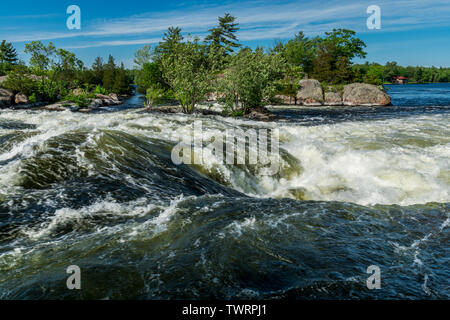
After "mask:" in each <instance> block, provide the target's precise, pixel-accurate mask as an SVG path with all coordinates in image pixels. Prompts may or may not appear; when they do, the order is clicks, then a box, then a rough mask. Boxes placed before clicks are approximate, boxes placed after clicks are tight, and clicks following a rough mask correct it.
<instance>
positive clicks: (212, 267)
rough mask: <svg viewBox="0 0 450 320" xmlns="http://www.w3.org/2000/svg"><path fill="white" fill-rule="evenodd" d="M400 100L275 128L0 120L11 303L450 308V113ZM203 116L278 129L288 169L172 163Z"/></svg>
mask: <svg viewBox="0 0 450 320" xmlns="http://www.w3.org/2000/svg"><path fill="white" fill-rule="evenodd" d="M408 87H409V86H408ZM444 88H445V86H444ZM440 89H441V88H440ZM392 90H393V93H392V95H393V97H394V101H399V102H397V103H398V104H399V105H400V106H394V107H389V108H383V109H371V108H365V109H358V108H348V109H346V108H342V109H341V110H338V111H337V110H336V109H330V108H313V109H302V110H285V109H276V110H275V111H274V112H276V113H278V114H279V115H280V116H283V117H284V119H283V120H281V121H278V122H271V123H263V122H254V121H247V120H240V119H231V118H222V117H218V116H208V117H205V116H197V117H194V116H184V115H173V114H172V115H169V114H156V113H154V114H151V113H141V112H139V110H136V108H133V107H132V106H130V105H128V106H125V107H123V108H121V109H120V110H116V111H114V112H112V110H105V112H101V113H96V114H89V115H86V114H79V113H71V112H70V111H66V112H60V113H51V112H42V111H24V110H19V111H17V110H16V111H11V110H0V299H29V298H34V299H45V298H49V299H59V298H77V299H78V298H79V299H87V298H94V299H117V298H120V299H130V298H138V299H168V298H175V299H199V298H222V299H254V298H258V299H260V298H305V299H315V298H333V299H335V298H338V299H358V298H366V299H371V298H376V299H386V298H394V299H395V298H415V299H424V298H425V299H426V298H432V299H448V298H450V289H449V286H448V279H449V277H450V268H449V263H448V259H449V251H450V250H449V234H450V233H449V228H448V226H449V220H450V213H449V212H450V210H449V209H450V122H449V119H450V107H448V105H446V103H444V104H443V105H434V106H427V104H426V103H419V105H414V104H413V103H412V102H411V101H413V100H412V98H410V95H411V94H410V93H408V92H406V93H405V92H402V90H413V89H411V88H406V87H405V88H398V87H393V88H392ZM396 90H399V91H401V92H400V93H397V96H396ZM415 90H418V89H415ZM419 91H420V90H419ZM408 94H409V95H408ZM405 95H406V96H407V97H408V99H409V100H408V99H407V98H405ZM429 95H430V94H428V95H425V96H426V97H429ZM134 99H135V100H136V98H134ZM395 99H398V100H395ZM402 99H403V100H402ZM133 101H134V100H133ZM402 101H404V102H405V103H404V104H403V105H401V102H402ZM194 121H202V125H203V129H204V133H205V135H208V134H210V133H212V132H215V131H221V132H223V131H225V130H227V129H234V128H243V129H244V130H245V129H249V128H254V129H261V128H266V129H274V128H278V129H279V132H280V155H279V157H280V158H279V161H280V164H281V169H280V171H279V173H278V174H276V175H274V176H263V175H260V174H259V171H258V170H257V168H255V167H254V166H251V165H225V164H222V163H220V162H218V161H216V160H215V159H214V157H211V158H208V159H209V160H208V161H207V162H206V163H204V164H203V165H192V166H191V165H180V166H176V165H174V164H173V163H172V161H171V150H172V148H173V146H174V145H175V144H177V143H178V142H179V141H180V140H181V139H182V138H183V137H184V136H186V135H190V132H191V128H192V124H193V122H194ZM69 265H78V266H80V268H81V269H82V283H83V290H81V291H76V292H75V291H70V290H68V289H67V288H66V286H65V283H66V279H67V276H68V275H67V274H66V273H65V270H66V268H67V267H68V266H69ZM370 265H378V266H380V268H381V270H382V289H381V290H375V291H371V290H368V289H367V287H366V284H365V283H366V279H367V277H368V276H369V275H368V274H367V273H366V269H367V267H368V266H370Z"/></svg>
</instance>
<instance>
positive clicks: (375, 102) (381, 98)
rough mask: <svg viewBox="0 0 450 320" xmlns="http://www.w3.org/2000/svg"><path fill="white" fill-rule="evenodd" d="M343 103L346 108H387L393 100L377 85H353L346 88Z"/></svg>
mask: <svg viewBox="0 0 450 320" xmlns="http://www.w3.org/2000/svg"><path fill="white" fill-rule="evenodd" d="M343 102H344V105H346V106H387V105H390V104H391V98H390V97H389V95H388V94H387V93H386V92H384V91H382V90H380V89H379V88H378V87H377V86H375V85H372V84H367V83H352V84H349V85H346V86H345V87H344V94H343Z"/></svg>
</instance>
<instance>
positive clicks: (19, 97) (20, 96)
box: [14, 93, 30, 104]
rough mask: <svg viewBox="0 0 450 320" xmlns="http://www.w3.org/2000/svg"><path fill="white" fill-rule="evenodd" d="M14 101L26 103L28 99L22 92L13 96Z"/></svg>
mask: <svg viewBox="0 0 450 320" xmlns="http://www.w3.org/2000/svg"><path fill="white" fill-rule="evenodd" d="M14 102H15V103H16V104H28V103H30V101H29V100H28V97H27V96H26V95H24V94H23V93H18V94H16V97H15V98H14Z"/></svg>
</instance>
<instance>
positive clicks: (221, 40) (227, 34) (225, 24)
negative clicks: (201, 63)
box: [205, 13, 241, 70]
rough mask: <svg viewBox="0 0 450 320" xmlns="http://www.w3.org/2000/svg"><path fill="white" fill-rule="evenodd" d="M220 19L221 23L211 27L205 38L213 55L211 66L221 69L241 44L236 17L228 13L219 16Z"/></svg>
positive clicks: (214, 68)
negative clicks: (237, 33)
mask: <svg viewBox="0 0 450 320" xmlns="http://www.w3.org/2000/svg"><path fill="white" fill-rule="evenodd" d="M218 21H219V25H218V26H217V27H215V28H212V29H210V30H209V32H210V34H209V35H208V36H206V38H205V41H206V43H207V44H208V46H209V48H208V49H209V51H210V54H211V55H212V56H213V59H212V60H211V61H213V62H214V63H213V64H212V65H211V66H210V67H211V69H212V70H221V69H222V68H223V67H224V66H225V65H226V64H227V61H228V60H229V59H228V57H229V55H230V54H231V53H233V51H234V49H235V48H239V47H240V46H241V45H240V44H239V43H238V39H237V37H236V32H237V31H239V27H238V26H239V24H238V23H236V22H235V21H236V18H235V17H233V16H232V15H230V14H229V13H226V14H225V16H223V17H219V18H218Z"/></svg>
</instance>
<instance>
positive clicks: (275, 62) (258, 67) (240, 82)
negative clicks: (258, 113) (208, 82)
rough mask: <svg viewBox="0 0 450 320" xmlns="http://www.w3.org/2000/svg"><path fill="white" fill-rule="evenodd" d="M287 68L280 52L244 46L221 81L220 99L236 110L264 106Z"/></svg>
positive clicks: (228, 107) (232, 109)
mask: <svg viewBox="0 0 450 320" xmlns="http://www.w3.org/2000/svg"><path fill="white" fill-rule="evenodd" d="M285 68H286V63H285V60H284V59H283V58H282V57H281V56H280V55H275V54H264V52H263V50H262V49H257V50H256V51H255V52H253V51H252V50H251V49H249V48H245V49H242V50H241V51H239V53H238V54H237V55H236V56H234V57H233V58H232V60H231V62H230V65H229V67H228V68H227V70H226V71H225V73H224V76H223V77H222V78H221V79H219V81H218V92H219V95H218V96H219V101H220V102H221V103H223V104H224V106H225V108H227V109H231V111H232V112H235V111H237V110H238V109H239V108H242V109H244V110H245V112H247V111H249V110H250V109H253V108H258V107H262V106H264V105H266V104H268V103H269V102H270V100H271V98H272V97H273V96H274V95H275V94H276V92H277V86H276V83H275V81H277V80H279V79H281V78H282V76H283V72H284V71H285Z"/></svg>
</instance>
